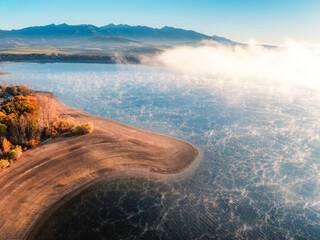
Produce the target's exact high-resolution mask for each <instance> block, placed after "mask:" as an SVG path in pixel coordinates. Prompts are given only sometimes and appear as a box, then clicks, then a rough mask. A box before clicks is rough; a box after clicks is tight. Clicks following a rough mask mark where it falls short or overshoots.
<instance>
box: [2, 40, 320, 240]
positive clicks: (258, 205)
mask: <svg viewBox="0 0 320 240" xmlns="http://www.w3.org/2000/svg"><path fill="white" fill-rule="evenodd" d="M157 61H161V62H162V64H163V65H165V67H159V66H120V65H99V64H45V65H39V64H32V63H28V64H23V63H22V64H9V63H7V64H4V65H2V66H1V70H2V71H6V72H7V71H8V72H12V74H11V75H5V76H1V78H0V79H1V81H2V82H5V81H6V82H15V83H27V84H30V85H31V87H32V88H34V89H37V90H47V91H52V92H54V93H55V94H56V95H57V96H58V97H59V99H60V100H61V101H62V102H64V103H65V104H67V105H70V106H73V107H77V108H79V109H82V110H84V111H86V112H89V113H92V114H96V115H100V116H103V117H107V118H111V119H113V120H116V121H120V122H122V123H125V124H129V125H132V126H134V127H138V128H142V129H145V130H151V131H155V132H159V133H162V134H167V135H170V136H173V137H178V138H181V139H183V140H186V141H188V142H190V143H192V144H194V145H195V146H198V147H199V148H200V149H201V151H202V161H201V162H200V165H199V166H198V167H197V169H196V170H195V171H194V172H191V173H190V174H189V176H187V177H185V178H181V179H177V180H176V181H172V180H165V179H164V180H161V179H160V180H156V179H152V178H150V177H147V178H145V177H143V176H126V177H112V178H111V179H110V180H108V181H106V182H105V183H102V184H100V185H98V186H96V187H94V188H92V189H89V190H88V191H87V192H85V193H83V194H82V195H81V196H79V197H76V198H75V199H73V200H72V201H71V202H70V203H69V204H67V205H66V206H65V207H62V208H61V209H60V210H58V211H57V212H56V213H55V214H54V215H53V216H52V217H51V218H50V219H49V221H48V222H47V224H46V225H45V226H44V228H43V229H42V232H41V235H40V236H39V238H40V239H50V237H51V239H71V238H76V239H88V238H89V237H93V238H96V239H104V238H105V239H108V238H123V239H126V238H129V239H137V238H138V239H151V238H152V239H212V238H217V239H246V238H249V239H257V238H262V239H290V238H294V239H317V238H318V236H319V235H320V200H319V199H320V192H319V187H320V185H319V181H320V150H319V149H320V148H319V146H320V130H319V129H320V128H319V127H320V126H319V125H320V121H319V119H320V101H319V99H320V98H319V93H320V91H319V90H320V88H319V84H318V83H319V81H320V79H319V71H320V70H318V69H317V68H316V66H318V64H319V54H318V52H317V51H316V49H315V48H307V47H303V46H302V45H299V44H297V43H294V42H291V43H290V44H287V45H286V46H285V47H283V48H281V49H264V48H261V47H258V46H256V45H254V44H253V45H250V46H248V47H225V46H219V45H218V46H216V45H212V43H205V45H204V46H199V47H193V48H189V47H182V48H177V49H173V50H169V51H168V52H165V53H164V54H163V55H161V56H159V58H158V60H157ZM173 161H174V159H173Z"/></svg>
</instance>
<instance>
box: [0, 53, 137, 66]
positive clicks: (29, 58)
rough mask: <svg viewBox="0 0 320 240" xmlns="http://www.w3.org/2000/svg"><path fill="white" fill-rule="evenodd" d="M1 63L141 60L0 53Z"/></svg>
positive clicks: (135, 57) (135, 56) (117, 62)
mask: <svg viewBox="0 0 320 240" xmlns="http://www.w3.org/2000/svg"><path fill="white" fill-rule="evenodd" d="M1 62H31V63H103V64H140V63H141V60H140V58H139V55H121V56H117V55H112V54H105V55H90V54H45V53H27V54H24V53H23V54H17V53H1V52H0V63H1Z"/></svg>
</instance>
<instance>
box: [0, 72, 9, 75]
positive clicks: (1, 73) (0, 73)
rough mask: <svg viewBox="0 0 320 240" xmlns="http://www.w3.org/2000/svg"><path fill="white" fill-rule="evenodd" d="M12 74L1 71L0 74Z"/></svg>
mask: <svg viewBox="0 0 320 240" xmlns="http://www.w3.org/2000/svg"><path fill="white" fill-rule="evenodd" d="M5 74H10V73H9V72H0V75H5Z"/></svg>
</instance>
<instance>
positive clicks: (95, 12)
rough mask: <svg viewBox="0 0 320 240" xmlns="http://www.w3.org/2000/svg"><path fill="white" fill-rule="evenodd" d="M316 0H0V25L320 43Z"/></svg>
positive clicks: (319, 0) (265, 41) (245, 40)
mask: <svg viewBox="0 0 320 240" xmlns="http://www.w3.org/2000/svg"><path fill="white" fill-rule="evenodd" d="M319 13H320V0H255V1H253V0H171V1H170V0H159V1H152V0H137V1H134V0H117V1H115V0H114V1H108V0H0V29H19V28H23V27H27V26H35V25H46V24H51V23H55V24H60V23H67V24H85V23H88V24H94V25H97V26H102V25H106V24H109V23H115V24H120V23H123V24H130V25H146V26H150V27H163V26H173V27H179V28H185V29H192V30H196V31H199V32H201V33H205V34H208V35H218V36H224V37H227V38H230V39H232V40H236V41H241V42H247V41H248V40H250V39H255V40H257V41H259V42H263V43H268V44H281V43H282V42H283V41H284V40H285V39H286V38H292V39H294V40H297V41H305V42H309V43H319V44H320V14H319Z"/></svg>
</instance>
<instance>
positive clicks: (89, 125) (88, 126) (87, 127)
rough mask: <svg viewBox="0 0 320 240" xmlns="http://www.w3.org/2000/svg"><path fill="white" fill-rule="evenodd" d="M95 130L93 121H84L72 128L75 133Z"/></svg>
mask: <svg viewBox="0 0 320 240" xmlns="http://www.w3.org/2000/svg"><path fill="white" fill-rule="evenodd" d="M92 131H93V124H92V123H91V122H88V123H83V124H76V125H74V127H73V128H72V132H73V133H74V134H79V135H80V134H86V133H92Z"/></svg>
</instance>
